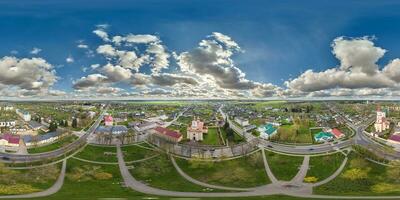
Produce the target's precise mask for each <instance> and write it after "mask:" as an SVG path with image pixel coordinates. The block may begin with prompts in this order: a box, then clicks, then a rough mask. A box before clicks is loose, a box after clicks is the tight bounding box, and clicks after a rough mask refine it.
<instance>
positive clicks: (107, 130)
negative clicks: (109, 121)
mask: <svg viewBox="0 0 400 200" xmlns="http://www.w3.org/2000/svg"><path fill="white" fill-rule="evenodd" d="M125 133H128V128H127V127H126V126H123V125H116V126H99V127H97V129H96V134H112V135H121V134H125Z"/></svg>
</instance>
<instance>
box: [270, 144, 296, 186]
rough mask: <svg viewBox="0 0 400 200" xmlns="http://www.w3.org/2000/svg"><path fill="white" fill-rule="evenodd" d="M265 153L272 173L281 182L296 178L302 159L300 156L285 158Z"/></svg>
mask: <svg viewBox="0 0 400 200" xmlns="http://www.w3.org/2000/svg"><path fill="white" fill-rule="evenodd" d="M265 153H266V156H267V161H268V165H269V167H270V168H271V171H272V173H273V174H274V175H275V177H276V178H277V179H278V180H283V181H290V180H292V178H294V177H295V176H296V174H297V172H298V171H299V168H300V166H301V164H302V163H303V159H304V158H303V157H302V156H287V155H282V154H277V153H273V152H270V151H267V152H265Z"/></svg>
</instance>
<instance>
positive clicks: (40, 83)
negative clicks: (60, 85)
mask: <svg viewBox="0 0 400 200" xmlns="http://www.w3.org/2000/svg"><path fill="white" fill-rule="evenodd" d="M0 71H1V73H0V84H2V85H5V86H10V87H13V86H16V87H19V88H21V89H26V90H46V89H48V88H49V87H50V86H52V85H53V84H54V83H55V82H56V81H57V76H56V75H55V74H56V72H55V70H54V67H53V66H52V65H51V64H49V63H48V62H47V61H46V60H44V59H43V58H22V59H18V58H16V57H8V56H6V57H3V58H1V59H0Z"/></svg>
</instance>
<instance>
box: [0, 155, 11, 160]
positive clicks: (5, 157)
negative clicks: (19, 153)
mask: <svg viewBox="0 0 400 200" xmlns="http://www.w3.org/2000/svg"><path fill="white" fill-rule="evenodd" d="M1 159H3V160H10V158H9V157H7V156H3V157H2V158H1Z"/></svg>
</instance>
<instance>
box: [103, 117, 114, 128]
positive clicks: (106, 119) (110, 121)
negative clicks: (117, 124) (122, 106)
mask: <svg viewBox="0 0 400 200" xmlns="http://www.w3.org/2000/svg"><path fill="white" fill-rule="evenodd" d="M104 124H105V125H106V126H112V125H114V119H113V117H112V116H111V115H107V116H105V117H104Z"/></svg>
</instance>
